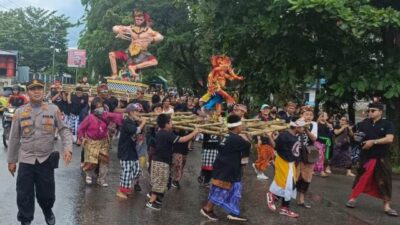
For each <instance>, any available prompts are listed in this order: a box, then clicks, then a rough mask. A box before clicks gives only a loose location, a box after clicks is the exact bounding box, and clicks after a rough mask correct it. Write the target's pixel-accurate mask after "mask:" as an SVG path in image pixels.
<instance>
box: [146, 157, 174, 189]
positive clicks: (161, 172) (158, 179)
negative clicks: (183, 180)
mask: <svg viewBox="0 0 400 225" xmlns="http://www.w3.org/2000/svg"><path fill="white" fill-rule="evenodd" d="M169 174H170V170H169V165H168V164H167V163H164V162H159V161H152V162H151V174H150V184H151V191H152V192H156V193H159V194H164V193H165V192H166V191H167V189H168V180H169Z"/></svg>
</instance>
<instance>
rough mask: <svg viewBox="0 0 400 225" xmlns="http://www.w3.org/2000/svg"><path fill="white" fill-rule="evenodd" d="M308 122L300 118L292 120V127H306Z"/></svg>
mask: <svg viewBox="0 0 400 225" xmlns="http://www.w3.org/2000/svg"><path fill="white" fill-rule="evenodd" d="M305 125H306V122H305V121H304V120H303V119H299V120H296V121H290V127H304V126H305Z"/></svg>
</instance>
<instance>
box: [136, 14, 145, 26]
mask: <svg viewBox="0 0 400 225" xmlns="http://www.w3.org/2000/svg"><path fill="white" fill-rule="evenodd" d="M135 25H136V26H143V25H144V16H135Z"/></svg>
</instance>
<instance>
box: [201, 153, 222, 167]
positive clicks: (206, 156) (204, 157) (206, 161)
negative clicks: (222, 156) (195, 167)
mask: <svg viewBox="0 0 400 225" xmlns="http://www.w3.org/2000/svg"><path fill="white" fill-rule="evenodd" d="M217 155H218V149H203V150H202V151H201V169H203V170H213V164H214V161H215V159H216V158H217Z"/></svg>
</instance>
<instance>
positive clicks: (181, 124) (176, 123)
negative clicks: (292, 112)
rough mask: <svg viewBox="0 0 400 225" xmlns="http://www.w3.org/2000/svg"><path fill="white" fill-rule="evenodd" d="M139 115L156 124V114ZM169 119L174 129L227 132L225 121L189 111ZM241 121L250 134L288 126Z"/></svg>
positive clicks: (223, 133) (257, 120)
mask: <svg viewBox="0 0 400 225" xmlns="http://www.w3.org/2000/svg"><path fill="white" fill-rule="evenodd" d="M141 116H142V117H146V118H147V124H148V125H150V126H155V125H156V123H157V116H158V114H156V113H142V114H141ZM171 119H172V124H173V128H174V129H180V130H185V131H193V130H194V129H195V128H198V129H199V131H200V132H201V133H204V134H211V135H218V136H223V135H225V134H226V133H227V132H228V128H227V126H226V123H225V122H223V121H222V122H215V121H214V122H212V121H206V120H204V119H203V118H201V117H198V116H197V115H194V114H192V113H191V112H177V113H174V114H172V116H171ZM242 123H243V126H244V129H243V131H242V133H244V134H247V135H250V136H254V135H263V134H265V133H268V132H274V131H282V130H286V129H288V128H289V124H286V123H285V121H283V120H274V121H270V122H263V121H260V120H259V119H243V120H242Z"/></svg>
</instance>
